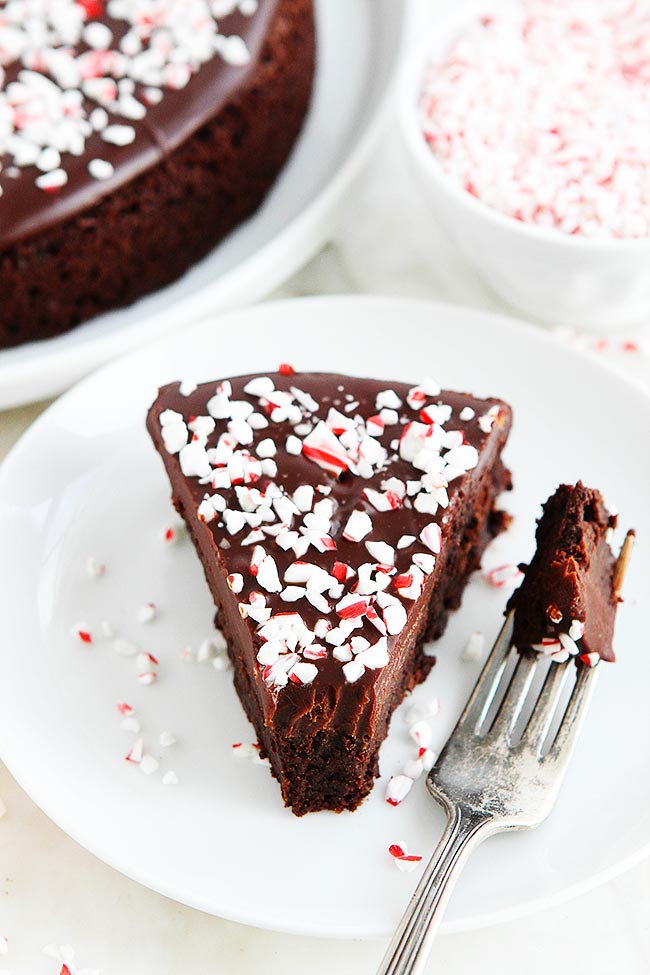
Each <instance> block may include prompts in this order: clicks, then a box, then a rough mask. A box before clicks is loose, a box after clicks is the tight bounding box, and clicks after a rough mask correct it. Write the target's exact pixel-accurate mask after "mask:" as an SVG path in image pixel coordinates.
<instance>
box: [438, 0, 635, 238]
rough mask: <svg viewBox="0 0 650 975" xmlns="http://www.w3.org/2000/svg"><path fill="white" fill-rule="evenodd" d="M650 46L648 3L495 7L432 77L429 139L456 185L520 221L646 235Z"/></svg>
mask: <svg viewBox="0 0 650 975" xmlns="http://www.w3.org/2000/svg"><path fill="white" fill-rule="evenodd" d="M492 8H493V9H492ZM649 50H650V17H649V14H648V4H647V0H630V2H629V3H625V2H621V0H519V2H517V3H507V4H492V5H491V9H490V14H489V16H478V15H476V16H475V17H474V18H473V19H472V20H471V22H469V24H468V26H467V27H466V28H465V30H464V31H462V32H461V33H460V34H459V36H458V37H457V39H456V40H455V41H454V43H453V44H451V45H450V47H449V48H448V50H447V52H446V53H445V54H444V56H443V57H442V58H441V59H440V60H439V61H438V62H436V63H432V64H431V66H430V68H429V70H428V71H427V73H426V77H425V80H424V83H423V86H422V90H421V93H420V99H419V112H420V123H421V127H422V132H423V135H424V138H425V139H426V141H427V143H428V145H429V147H430V149H431V152H432V153H433V155H434V156H435V157H436V160H437V162H438V164H439V165H440V167H441V168H442V170H443V172H444V173H445V174H446V175H447V176H448V177H449V178H450V179H451V180H453V181H454V182H455V183H456V184H457V185H458V186H460V187H461V188H462V189H464V190H465V191H466V192H467V193H469V194H471V195H472V196H474V197H477V198H478V199H479V200H481V201H482V202H483V203H485V204H486V205H488V206H490V207H492V208H494V209H496V210H498V211H500V212H501V213H503V214H505V215H506V216H508V217H510V218H512V219H514V220H519V221H522V222H525V223H529V224H534V225H535V226H537V227H541V228H552V229H554V230H556V231H559V232H561V233H564V234H567V235H580V236H583V237H598V238H628V239H629V238H644V239H647V238H648V237H650V193H649V192H648V185H649V180H650V133H649V128H648V119H649V118H650V72H649V71H648V64H649V63H650V57H649V54H648V52H649ZM558 65H562V70H560V71H558V70H557V68H558ZM495 134H498V135H497V136H496V137H495Z"/></svg>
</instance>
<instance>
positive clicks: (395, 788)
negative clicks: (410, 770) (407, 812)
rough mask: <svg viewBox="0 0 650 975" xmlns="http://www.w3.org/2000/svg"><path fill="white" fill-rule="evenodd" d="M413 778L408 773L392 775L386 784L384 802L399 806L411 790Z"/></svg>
mask: <svg viewBox="0 0 650 975" xmlns="http://www.w3.org/2000/svg"><path fill="white" fill-rule="evenodd" d="M412 785H413V779H412V778H410V777H409V776H408V775H393V776H392V778H390V779H389V780H388V785H387V786H386V802H387V803H388V804H389V806H399V804H400V802H403V800H404V799H406V797H407V795H408V794H409V792H410V791H411V786H412Z"/></svg>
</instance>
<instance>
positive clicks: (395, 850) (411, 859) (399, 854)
mask: <svg viewBox="0 0 650 975" xmlns="http://www.w3.org/2000/svg"><path fill="white" fill-rule="evenodd" d="M388 852H389V853H390V855H391V857H392V858H393V863H394V864H395V866H396V867H397V869H398V870H401V871H402V872H404V873H410V871H411V870H415V868H416V867H417V865H418V863H421V862H422V857H421V856H415V855H413V854H410V853H409V852H408V849H407V846H406V843H391V845H390V846H389V847H388Z"/></svg>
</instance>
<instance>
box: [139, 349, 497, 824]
mask: <svg viewBox="0 0 650 975" xmlns="http://www.w3.org/2000/svg"><path fill="white" fill-rule="evenodd" d="M510 424H511V411H510V408H509V407H508V406H507V405H506V404H505V403H503V402H500V401H499V400H494V399H488V400H485V399H476V398H474V397H472V396H468V395H465V394H461V393H450V392H441V391H440V389H439V387H438V386H437V385H436V384H435V383H434V382H433V381H431V380H427V381H425V382H423V383H422V384H421V385H419V386H415V387H412V388H410V387H409V386H408V385H405V384H403V383H386V382H381V381H378V380H371V379H352V378H348V377H346V376H337V375H325V374H314V373H312V374H300V375H295V374H294V373H293V370H291V368H290V367H288V366H284V367H281V369H280V372H279V373H277V374H273V375H267V376H261V375H257V376H244V377H239V378H236V379H230V380H222V381H221V382H212V383H207V384H204V385H201V386H199V387H198V388H195V387H194V386H192V385H189V386H187V385H185V384H178V383H174V384H172V385H169V386H165V387H163V388H162V389H161V390H160V392H159V395H158V398H157V400H156V402H155V403H154V405H153V406H152V407H151V410H150V412H149V416H148V420H147V425H148V429H149V432H150V434H151V436H152V438H153V441H154V444H155V445H156V448H157V450H158V451H159V453H160V455H161V457H162V458H163V461H164V464H165V467H166V470H167V474H168V476H169V479H170V481H171V485H172V496H173V500H174V504H175V506H176V508H177V509H178V511H179V512H180V514H181V515H182V516H183V518H184V519H185V521H186V523H187V526H188V529H189V532H190V535H191V537H192V539H193V541H194V544H195V545H196V548H197V551H198V554H199V557H200V559H201V561H202V563H203V567H204V570H205V574H206V578H207V580H208V584H209V586H210V589H211V591H212V594H213V596H214V599H215V602H216V604H217V607H218V622H219V625H220V626H221V627H222V629H223V631H224V633H225V636H226V638H227V641H228V648H229V654H230V657H231V660H232V663H233V667H234V679H235V686H236V688H237V692H238V694H239V697H240V698H241V701H242V704H243V706H244V708H245V711H246V714H247V715H248V717H249V719H250V720H251V722H252V724H253V725H254V727H255V731H256V733H257V737H258V740H259V742H260V745H261V748H262V753H263V754H264V755H267V756H268V757H269V759H270V762H271V768H272V770H273V774H274V775H275V776H276V778H277V779H278V781H279V782H280V785H281V787H282V794H283V796H284V799H285V802H286V803H287V805H289V806H291V808H292V810H293V812H294V813H296V814H297V815H302V814H304V813H307V812H310V811H313V810H319V809H332V810H337V811H339V810H342V809H354V808H356V806H358V805H359V803H360V802H361V800H362V799H363V798H364V797H365V796H366V795H367V794H368V792H369V791H370V789H371V787H372V784H373V779H374V778H375V777H376V775H377V774H378V750H379V746H380V744H381V742H382V741H383V740H384V738H385V736H386V733H387V729H388V722H389V719H390V716H391V714H392V712H393V710H394V709H395V707H396V706H397V705H398V704H399V703H400V701H401V700H402V698H403V697H404V695H405V693H406V692H407V691H408V690H410V689H411V688H412V687H413V686H414V685H415V684H417V683H418V682H419V681H422V680H423V679H424V678H425V677H426V675H427V674H428V672H429V670H430V669H431V667H432V665H433V663H434V659H433V658H432V657H430V656H427V655H426V654H425V653H424V652H423V649H422V647H423V643H424V641H425V640H429V639H435V638H436V637H439V636H440V634H441V633H442V632H443V630H444V627H445V623H446V620H447V616H448V614H449V611H450V609H452V608H455V607H457V606H458V605H459V603H460V599H461V595H462V592H463V588H464V586H465V583H466V581H467V578H468V576H469V574H470V572H471V571H472V570H473V569H475V568H476V567H477V566H478V564H479V560H480V557H481V553H482V551H483V549H484V548H485V545H486V544H487V542H488V541H489V539H490V538H491V537H492V536H493V535H495V534H496V533H497V532H498V531H499V530H500V529H501V528H502V527H503V526H504V524H505V523H506V520H507V517H506V516H505V515H504V514H502V513H500V512H498V511H496V510H495V499H496V497H497V496H498V495H499V493H500V492H501V491H502V490H503V489H504V488H509V487H510V475H509V473H508V471H507V470H506V469H505V468H504V466H503V464H502V462H501V451H502V449H503V447H504V444H505V442H506V439H507V437H508V432H509V429H510Z"/></svg>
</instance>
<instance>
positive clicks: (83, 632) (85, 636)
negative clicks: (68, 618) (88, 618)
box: [72, 623, 93, 644]
mask: <svg viewBox="0 0 650 975" xmlns="http://www.w3.org/2000/svg"><path fill="white" fill-rule="evenodd" d="M72 634H73V636H76V637H77V639H78V640H80V641H81V642H82V643H86V644H89V643H92V642H93V635H92V632H91V630H90V628H89V626H88V624H87V623H75V625H74V626H73V627H72Z"/></svg>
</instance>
